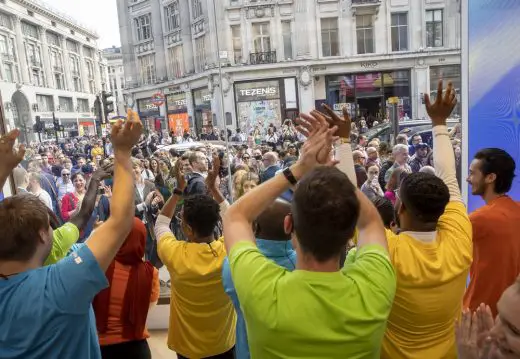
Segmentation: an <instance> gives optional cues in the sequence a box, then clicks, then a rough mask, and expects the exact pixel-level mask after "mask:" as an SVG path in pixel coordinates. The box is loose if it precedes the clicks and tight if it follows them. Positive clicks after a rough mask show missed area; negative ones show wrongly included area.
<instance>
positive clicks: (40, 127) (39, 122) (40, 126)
mask: <svg viewBox="0 0 520 359" xmlns="http://www.w3.org/2000/svg"><path fill="white" fill-rule="evenodd" d="M43 130H44V124H43V122H42V120H41V118H40V116H36V123H35V124H34V125H33V131H34V132H36V133H42V132H43Z"/></svg>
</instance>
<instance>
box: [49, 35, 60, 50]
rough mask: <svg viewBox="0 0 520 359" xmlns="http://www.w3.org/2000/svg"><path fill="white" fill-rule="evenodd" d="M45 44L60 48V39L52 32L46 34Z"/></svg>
mask: <svg viewBox="0 0 520 359" xmlns="http://www.w3.org/2000/svg"><path fill="white" fill-rule="evenodd" d="M47 43H48V44H49V45H53V46H57V47H60V38H59V37H58V35H56V34H54V33H52V32H48V33H47Z"/></svg>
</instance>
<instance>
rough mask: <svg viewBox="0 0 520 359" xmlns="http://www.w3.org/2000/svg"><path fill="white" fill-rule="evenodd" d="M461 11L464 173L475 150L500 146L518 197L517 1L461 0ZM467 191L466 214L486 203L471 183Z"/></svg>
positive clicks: (519, 74)
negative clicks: (511, 170)
mask: <svg viewBox="0 0 520 359" xmlns="http://www.w3.org/2000/svg"><path fill="white" fill-rule="evenodd" d="M463 11H464V12H467V14H468V15H467V19H468V24H467V29H468V31H467V34H465V37H466V39H467V41H463V61H464V60H465V61H464V63H465V64H468V65H469V66H468V68H466V69H464V74H466V75H467V80H468V81H464V79H463V83H465V84H466V83H469V86H468V88H467V89H466V90H465V93H464V96H463V103H464V100H467V101H468V102H466V103H468V113H467V114H465V115H464V116H463V124H464V128H463V136H465V137H466V138H465V139H464V140H465V141H463V143H468V149H467V151H466V156H465V157H466V158H465V161H464V162H463V166H465V168H463V169H462V173H463V174H464V175H466V173H467V166H468V165H469V163H471V161H472V159H473V157H474V155H475V153H476V152H477V151H479V150H481V149H483V148H487V147H498V148H501V149H503V150H505V151H507V152H508V153H509V154H510V155H511V156H513V158H514V159H515V162H516V177H515V180H514V182H513V188H512V190H511V191H510V192H509V195H510V196H511V197H512V198H514V199H516V200H519V199H520V173H519V172H520V102H519V100H518V99H519V94H520V81H519V79H520V41H518V19H519V18H520V1H504V0H471V1H469V0H465V2H464V6H463ZM465 16H466V14H465V13H463V14H462V17H463V19H464V17H465ZM466 140H467V141H466ZM463 178H464V177H463ZM465 186H468V185H467V184H465ZM465 189H466V190H467V192H466V193H467V199H468V209H469V211H470V212H471V211H473V210H475V209H477V208H479V207H481V206H482V205H483V204H484V202H483V201H482V199H481V198H480V196H474V195H472V194H471V187H466V188H465Z"/></svg>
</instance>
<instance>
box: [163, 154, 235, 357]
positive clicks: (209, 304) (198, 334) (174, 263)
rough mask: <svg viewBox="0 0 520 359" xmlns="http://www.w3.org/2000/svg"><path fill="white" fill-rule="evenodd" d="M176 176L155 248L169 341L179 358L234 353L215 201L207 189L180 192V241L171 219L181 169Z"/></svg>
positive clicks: (180, 184) (183, 184) (183, 183)
mask: <svg viewBox="0 0 520 359" xmlns="http://www.w3.org/2000/svg"><path fill="white" fill-rule="evenodd" d="M180 172H181V169H180V161H179V162H178V164H177V173H180ZM177 182H178V187H177V188H176V189H175V190H174V192H173V195H172V196H171V197H170V199H169V200H168V201H167V202H166V204H165V205H164V207H163V209H162V211H161V213H160V215H159V216H158V218H157V221H156V224H155V237H156V238H157V241H158V244H157V253H158V255H159V258H160V259H161V261H162V262H163V263H164V265H165V266H166V268H167V269H168V272H169V273H170V278H171V299H170V325H169V328H168V347H169V348H170V349H171V350H173V351H175V352H176V353H177V356H178V358H179V359H183V358H206V357H212V358H219V359H227V358H234V346H235V325H236V314H235V309H234V307H233V304H232V302H231V300H230V299H229V297H228V296H227V294H226V293H225V291H224V286H223V285H222V265H223V263H224V259H225V258H226V250H225V248H224V243H223V241H222V239H221V240H215V237H214V229H215V226H216V225H217V223H218V221H219V219H220V208H219V204H218V203H217V202H216V201H215V200H213V198H211V197H209V196H206V195H194V196H188V197H186V198H184V205H183V210H182V211H181V213H180V214H179V218H178V219H179V220H180V222H181V226H182V230H183V232H184V234H185V235H186V237H187V238H188V241H187V242H185V241H178V240H177V239H176V238H175V236H174V234H173V233H172V231H171V230H170V222H171V219H172V217H173V214H174V212H175V207H176V205H177V201H178V200H179V198H181V197H182V194H183V191H184V188H185V187H186V180H185V179H184V176H183V175H182V173H181V174H180V175H179V176H177ZM225 205H227V202H223V204H222V205H221V206H225Z"/></svg>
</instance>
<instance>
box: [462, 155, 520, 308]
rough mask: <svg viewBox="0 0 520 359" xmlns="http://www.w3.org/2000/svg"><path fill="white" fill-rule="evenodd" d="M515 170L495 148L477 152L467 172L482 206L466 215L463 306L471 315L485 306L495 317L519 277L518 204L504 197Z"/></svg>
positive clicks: (519, 225) (519, 209) (519, 210)
mask: <svg viewBox="0 0 520 359" xmlns="http://www.w3.org/2000/svg"><path fill="white" fill-rule="evenodd" d="M515 169H516V165H515V161H514V160H513V158H512V157H511V156H510V155H509V154H508V153H507V152H506V151H504V150H501V149H499V148H485V149H483V150H481V151H479V152H478V153H477V154H476V155H475V158H474V159H473V161H472V162H471V165H470V168H469V176H468V180H467V181H468V183H469V184H470V185H471V192H472V194H473V195H476V196H481V197H482V199H483V200H484V201H485V202H486V205H485V206H483V207H481V208H479V209H478V210H476V211H475V212H473V213H472V214H471V215H470V220H471V224H472V225H473V264H472V266H471V271H470V277H471V282H470V284H469V287H468V289H467V291H466V294H465V296H464V306H465V307H468V308H469V309H471V310H472V311H474V310H476V309H477V308H478V306H479V305H480V303H485V304H487V305H489V306H490V307H491V311H492V312H493V315H495V316H496V314H497V302H498V300H499V299H500V296H501V295H502V293H503V292H504V290H505V289H506V288H507V287H509V286H510V285H511V284H512V283H513V282H514V281H515V278H516V276H517V275H518V273H520V241H519V240H518V233H520V203H518V202H515V201H514V200H513V199H512V198H511V197H509V196H508V195H507V192H509V190H510V189H511V186H512V184H513V178H514V177H515Z"/></svg>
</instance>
